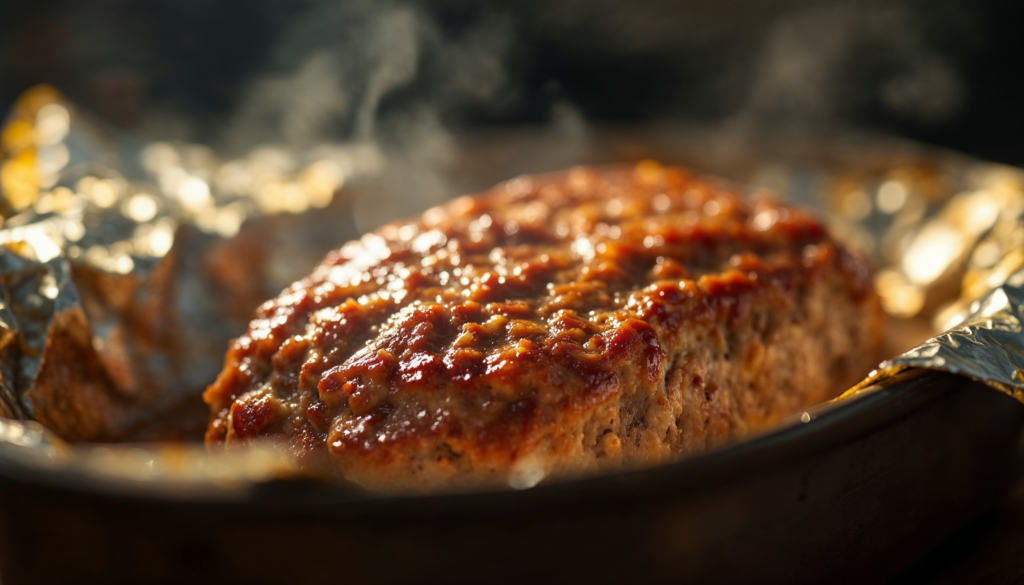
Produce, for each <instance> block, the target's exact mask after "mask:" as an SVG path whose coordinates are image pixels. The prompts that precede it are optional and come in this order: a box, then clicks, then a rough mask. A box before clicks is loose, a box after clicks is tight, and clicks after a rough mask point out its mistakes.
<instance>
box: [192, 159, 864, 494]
mask: <svg viewBox="0 0 1024 585" xmlns="http://www.w3.org/2000/svg"><path fill="white" fill-rule="evenodd" d="M883 327H884V316H883V313H882V310H881V308H880V304H879V301H878V298H877V296H876V295H875V293H874V291H873V290H872V287H871V279H870V274H869V271H868V268H867V266H866V265H865V264H864V262H863V261H861V260H860V259H858V258H857V257H855V256H852V255H851V254H850V253H849V252H847V251H846V250H844V249H843V248H842V247H840V246H838V245H837V244H836V243H835V242H834V241H832V240H831V239H830V237H829V236H828V235H827V233H826V231H825V229H824V228H823V227H822V225H821V223H819V222H818V221H817V220H816V219H815V218H813V217H812V216H811V215H809V214H808V213H807V212H805V211H801V210H799V209H793V208H788V207H783V206H781V205H779V204H777V203H774V202H772V201H770V200H767V199H763V198H757V197H754V198H752V199H747V198H744V197H743V196H741V195H740V194H738V193H737V192H736V191H733V190H731V189H729V188H726V187H723V186H721V185H719V184H717V183H716V182H714V181H713V180H710V179H707V178H701V177H698V176H695V175H694V174H692V173H691V172H689V171H687V170H684V169H679V168H661V167H658V166H657V165H654V164H652V163H646V164H641V165H639V166H637V167H635V168H615V169H597V170H595V169H582V168H579V169H574V170H571V171H569V172H567V173H563V174H553V175H548V176H539V177H524V178H518V179H515V180H513V181H510V182H508V183H505V184H502V185H499V186H497V187H495V188H494V189H492V190H490V191H489V192H487V193H484V194H482V195H479V196H475V197H469V196H467V197H462V198H459V199H456V200H453V201H452V202H450V203H448V204H447V205H445V206H443V207H440V208H435V209H432V210H430V211H428V212H426V213H425V214H424V215H423V216H422V217H421V218H419V219H417V220H415V221H410V222H405V223H395V224H391V225H388V226H385V227H383V228H381V229H380V230H378V231H376V232H374V233H371V234H368V235H366V236H364V237H363V238H362V239H361V240H359V241H356V242H350V243H348V244H346V245H345V246H344V247H342V248H341V249H340V250H338V251H336V252H334V253H332V254H330V255H329V256H328V257H327V259H326V260H325V261H324V262H323V264H322V265H321V266H320V267H319V268H317V269H316V271H315V272H314V273H313V274H312V275H311V276H309V277H307V278H306V279H304V280H301V281H299V282H297V283H295V284H294V285H292V286H291V287H290V288H289V289H287V290H286V291H284V292H283V293H282V294H281V295H280V296H279V297H278V298H277V299H275V300H272V301H269V302H267V303H266V304H264V305H263V306H262V307H261V308H260V309H259V311H258V313H257V315H256V318H255V319H254V320H253V321H252V323H251V325H250V328H249V331H248V333H246V334H245V335H243V336H242V337H240V338H239V339H237V340H236V341H235V342H234V343H233V345H232V346H231V348H230V350H229V351H228V354H227V358H226V365H225V367H224V370H223V371H222V373H221V374H220V376H219V378H218V379H217V381H216V382H215V383H214V384H213V385H212V386H210V388H209V389H208V390H207V391H206V394H205V399H206V402H207V403H208V404H209V405H210V407H211V413H212V414H211V422H210V426H209V429H208V432H207V441H208V443H210V444H216V443H220V442H227V443H246V442H250V441H253V440H256V439H264V438H266V439H272V440H274V441H277V442H279V443H281V444H283V445H286V446H287V447H288V448H289V449H290V450H291V451H292V452H293V453H294V454H295V455H296V456H297V457H298V460H299V461H300V462H302V463H303V464H305V465H310V466H314V465H321V464H324V463H326V464H327V465H328V467H329V468H330V469H331V470H332V472H336V473H340V474H341V475H343V476H345V477H347V478H349V479H351V480H354V481H357V482H359V483H362V484H364V485H367V486H371V487H375V488H390V489H404V488H428V487H435V486H453V485H465V484H479V483H505V482H507V483H509V484H511V485H513V486H528V485H532V484H534V483H536V482H537V481H538V480H540V479H541V478H542V477H545V476H547V475H552V474H565V473H567V472H589V471H593V470H601V469H609V468H618V467H621V466H623V465H627V466H633V465H650V464H655V463H659V462H664V461H668V460H671V459H672V458H674V457H677V456H679V455H681V454H685V453H690V452H693V451H696V450H700V449H704V448H707V447H709V446H713V445H718V444H721V443H723V442H725V441H728V440H729V439H732V438H735V437H740V436H743V435H744V434H747V433H749V432H750V431H753V430H756V429H761V428H764V427H766V426H768V425H771V424H772V423H775V422H776V421H778V420H779V419H780V418H781V417H783V416H784V415H786V414H789V413H792V412H794V411H797V410H799V409H801V408H803V407H805V406H807V405H810V404H813V403H816V402H820V401H822V400H825V399H828V398H830V397H832V396H834V395H835V394H837V393H838V392H839V391H841V390H843V389H845V387H846V385H847V384H849V383H851V382H852V381H854V380H855V379H856V378H857V377H859V376H861V375H862V374H864V373H866V372H867V371H868V370H869V369H870V368H871V367H872V366H873V365H874V364H875V361H876V357H877V351H878V348H879V346H880V344H881V340H882V334H883Z"/></svg>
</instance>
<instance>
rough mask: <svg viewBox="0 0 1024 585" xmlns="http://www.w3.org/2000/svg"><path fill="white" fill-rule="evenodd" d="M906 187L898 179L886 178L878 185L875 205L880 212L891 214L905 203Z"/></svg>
mask: <svg viewBox="0 0 1024 585" xmlns="http://www.w3.org/2000/svg"><path fill="white" fill-rule="evenodd" d="M907 197H908V193H907V188H906V186H904V185H903V184H902V183H900V182H899V181H895V180H891V179H890V180H888V181H885V182H884V183H882V184H881V186H879V187H878V195H877V205H878V210H879V211H881V212H882V213H886V214H889V215H892V214H894V213H896V212H898V211H899V210H900V209H903V206H904V205H906V203H907Z"/></svg>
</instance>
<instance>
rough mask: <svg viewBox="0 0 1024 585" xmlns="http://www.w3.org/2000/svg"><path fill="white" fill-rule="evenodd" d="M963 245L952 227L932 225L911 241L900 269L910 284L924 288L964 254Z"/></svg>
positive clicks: (958, 232)
mask: <svg viewBox="0 0 1024 585" xmlns="http://www.w3.org/2000/svg"><path fill="white" fill-rule="evenodd" d="M966 244H967V241H966V238H965V237H964V234H963V233H962V232H961V231H960V230H958V229H956V227H954V226H951V225H948V224H945V223H933V224H931V225H928V226H926V227H925V228H924V229H923V230H921V232H920V233H919V234H918V235H917V237H916V238H914V240H913V242H912V243H911V244H910V247H909V248H908V249H907V251H906V253H905V254H904V256H903V260H902V262H901V263H900V265H901V267H902V268H903V272H904V273H905V274H906V275H907V278H908V279H909V280H910V281H911V282H913V283H914V284H916V285H918V286H922V287H925V286H928V285H930V284H932V283H933V282H935V281H936V280H938V279H939V277H941V276H942V275H943V274H945V273H946V271H947V270H948V269H949V268H950V267H951V266H952V265H953V263H954V262H955V261H956V260H957V259H958V258H960V257H961V255H962V254H963V253H964V251H965V247H966Z"/></svg>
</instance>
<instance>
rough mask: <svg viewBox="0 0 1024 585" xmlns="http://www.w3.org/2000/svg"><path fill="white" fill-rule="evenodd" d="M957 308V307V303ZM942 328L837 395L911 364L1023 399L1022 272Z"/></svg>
mask: <svg viewBox="0 0 1024 585" xmlns="http://www.w3.org/2000/svg"><path fill="white" fill-rule="evenodd" d="M955 306H957V307H959V306H960V305H959V304H958V305H955ZM953 319H954V322H952V323H949V325H950V326H949V327H948V328H946V330H945V331H943V332H942V333H940V334H939V335H936V336H935V337H932V338H931V339H929V340H928V341H926V342H924V343H922V344H921V345H918V346H917V347H915V348H914V349H912V350H910V351H908V352H905V353H903V354H901V355H899V356H897V357H895V358H892V359H888V360H886V361H884V362H882V364H880V365H879V367H878V368H877V369H876V370H875V371H873V372H871V374H869V375H868V377H867V378H865V379H864V380H863V381H861V382H860V383H859V384H857V386H855V387H853V388H851V389H850V390H849V391H847V392H846V393H845V394H844V395H843V396H842V397H840V398H848V397H850V396H854V395H856V394H857V393H859V392H862V391H864V390H865V389H868V388H871V387H872V386H873V385H874V384H877V383H878V382H880V381H881V380H884V379H885V378H888V377H891V376H895V375H896V374H898V373H900V372H903V371H906V370H908V369H911V368H925V369H929V370H941V371H944V372H950V373H953V374H959V375H961V376H967V377H968V378H972V379H974V380H977V381H979V382H982V383H984V384H987V385H989V386H991V387H993V388H995V389H997V390H999V391H1001V392H1005V393H1006V394H1008V395H1010V396H1012V397H1014V398H1016V399H1017V400H1018V401H1020V402H1024V270H1021V271H1018V272H1015V273H1014V274H1013V275H1011V276H1010V278H1008V279H1007V280H1006V282H1004V283H1003V284H1002V285H1000V286H997V287H996V288H994V289H992V290H990V291H988V292H987V293H985V294H984V295H982V296H981V298H978V299H976V300H974V301H973V302H971V303H970V304H969V306H968V307H967V309H966V311H964V312H955V314H954V316H953Z"/></svg>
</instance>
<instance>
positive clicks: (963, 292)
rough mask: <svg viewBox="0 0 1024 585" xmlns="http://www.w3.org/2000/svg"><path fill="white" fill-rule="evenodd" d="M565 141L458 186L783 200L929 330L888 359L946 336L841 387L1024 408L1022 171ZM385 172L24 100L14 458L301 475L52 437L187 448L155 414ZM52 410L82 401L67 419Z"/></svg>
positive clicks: (6, 225) (466, 169)
mask: <svg viewBox="0 0 1024 585" xmlns="http://www.w3.org/2000/svg"><path fill="white" fill-rule="evenodd" d="M563 138H564V137H562V138H559V137H557V136H554V137H553V136H551V135H547V134H544V133H543V132H541V133H537V134H535V135H533V136H532V137H529V136H527V135H525V134H520V135H512V134H507V135H504V136H502V137H500V140H495V139H485V140H480V139H479V137H476V138H474V137H469V139H467V140H464V141H463V142H462V143H461V146H460V151H459V156H458V157H457V158H458V163H457V164H456V166H455V167H454V168H452V169H450V171H451V173H452V174H453V175H455V176H459V177H471V180H470V181H469V182H461V183H460V182H459V181H458V180H453V181H451V183H453V184H456V185H458V187H455V189H461V188H465V189H470V190H472V189H476V188H479V187H483V186H486V185H488V184H491V183H493V182H496V181H498V180H501V179H505V178H508V176H510V175H511V174H514V173H520V172H538V171H544V170H554V168H553V167H552V166H551V165H554V166H555V167H564V166H567V165H571V164H601V163H611V162H623V161H629V160H639V159H641V158H655V159H660V160H663V161H665V162H671V163H683V164H689V165H690V166H693V167H695V168H701V169H706V170H708V171H710V172H714V173H716V174H720V175H723V176H727V177H731V178H733V179H736V180H739V181H741V182H743V183H745V184H747V185H750V186H752V188H753V189H755V190H757V189H769V190H771V191H774V192H775V193H776V195H777V196H779V197H780V198H782V199H784V200H788V201H790V202H792V203H795V204H798V205H804V206H810V207H815V208H817V209H819V210H820V211H821V212H822V213H823V215H824V216H825V217H827V218H828V219H829V222H830V224H831V229H832V230H833V232H834V233H835V234H837V236H838V237H840V238H842V239H844V240H845V241H847V242H848V243H849V244H850V245H851V246H853V247H856V248H859V249H861V250H862V251H864V252H865V253H866V254H867V255H868V256H869V257H871V258H872V260H873V262H874V264H875V265H876V266H878V267H879V269H878V273H877V277H876V287H877V289H878V291H879V293H880V294H881V296H882V299H883V303H884V306H885V308H886V310H887V311H888V312H889V313H890V315H892V316H893V317H894V321H895V328H894V331H897V332H898V331H901V330H913V331H914V333H913V334H912V335H911V337H910V338H913V337H914V336H916V337H917V339H916V340H915V341H914V342H913V343H908V342H906V340H903V341H901V342H897V343H895V345H894V348H898V350H899V351H893V354H897V353H899V352H900V351H903V350H905V349H906V347H911V346H913V345H917V344H918V343H919V341H920V340H921V339H925V338H927V337H928V336H930V335H934V334H935V333H938V332H941V333H939V334H938V335H934V336H933V337H931V339H928V340H927V341H925V342H924V343H920V345H917V346H916V347H914V349H912V350H910V351H907V352H905V353H902V355H898V356H897V357H895V358H892V359H889V360H887V361H886V362H884V363H883V364H882V365H881V366H880V367H879V369H878V370H876V371H875V372H872V374H871V375H870V376H869V377H868V378H866V379H865V380H864V381H863V382H862V383H861V384H859V385H858V386H857V387H855V388H853V389H851V390H850V391H849V392H847V393H846V394H845V395H844V397H845V396H852V395H855V394H857V393H859V392H862V391H864V390H865V389H867V388H870V387H871V386H872V385H873V384H875V383H877V382H878V381H880V380H882V379H884V378H886V377H888V376H891V375H894V374H896V373H898V372H900V371H903V370H906V369H909V368H929V369H936V370H944V371H950V372H953V373H956V374H961V375H965V376H968V377H970V378H973V379H976V380H979V381H982V382H984V383H986V384H988V385H990V386H992V387H994V388H997V389H999V390H1001V391H1004V392H1007V393H1009V394H1011V395H1013V396H1015V397H1016V398H1018V399H1019V400H1021V401H1022V402H1024V329H1022V327H1024V326H1022V313H1024V307H1022V304H1024V222H1022V221H1021V220H1022V217H1024V172H1022V171H1020V170H1019V169H1015V168H1012V167H1006V166H1003V165H995V164H990V163H985V162H981V161H977V160H975V159H972V158H970V157H966V156H963V155H959V154H956V153H950V152H945V151H940V150H936V149H931V148H926V147H922V146H919V145H914V144H909V143H907V142H904V141H899V140H892V139H884V138H879V137H874V136H867V137H865V136H861V135H852V134H851V135H845V136H840V137H839V138H828V139H825V138H820V137H807V138H799V137H798V138H797V139H794V138H792V137H788V136H776V137H775V138H773V140H774V141H770V142H768V143H766V142H765V141H764V140H746V139H744V138H745V137H739V139H737V137H736V136H731V135H728V134H727V133H723V132H721V131H720V130H719V129H711V130H707V131H702V130H699V129H694V128H692V127H687V128H677V129H673V128H671V127H669V126H663V125H662V126H659V128H658V129H657V131H656V132H653V133H652V132H650V131H644V132H639V133H636V134H628V133H626V134H623V133H622V132H621V131H615V132H602V131H590V132H588V133H587V134H586V135H583V136H578V135H573V136H571V137H570V138H569V139H568V142H566V140H564V139H563ZM522 153H529V155H527V158H526V159H521V158H517V157H520V156H522ZM531 156H532V158H530V157H531ZM380 171H381V154H380V153H379V152H378V151H375V150H374V148H373V147H371V146H367V145H352V144H341V145H328V146H322V147H319V148H318V149H314V150H312V151H310V152H304V153H296V152H292V151H289V150H286V149H280V148H260V149H257V150H255V151H253V152H251V153H249V154H247V155H245V156H243V157H240V158H237V159H234V160H228V161H222V160H220V159H219V158H218V157H217V156H216V155H215V153H213V152H212V151H211V150H210V149H208V148H206V147H203V146H200V145H193V144H169V143H153V144H142V143H138V142H136V141H133V140H132V139H131V138H130V137H126V136H123V135H120V134H118V133H116V132H109V131H107V130H106V129H104V128H102V126H100V125H99V124H97V123H96V122H93V121H90V120H89V119H88V117H86V116H83V115H80V114H78V113H77V112H76V111H75V108H74V107H73V106H72V105H71V104H68V103H66V102H65V101H64V100H63V98H61V96H60V95H59V94H57V93H56V92H55V91H54V90H52V89H49V88H36V89H34V90H32V91H30V92H28V93H27V94H26V95H25V96H23V97H22V99H21V100H19V102H18V104H17V105H16V107H15V109H14V111H13V112H12V114H11V115H10V117H9V119H8V121H7V124H6V125H5V127H4V129H3V132H2V134H0V194H2V196H3V197H2V198H0V216H2V217H3V220H4V221H3V224H2V225H0V416H2V418H0V461H2V460H11V461H17V462H19V464H21V465H27V466H29V467H32V466H35V467H38V468H41V469H58V468H59V469H64V470H67V469H73V470H77V471H80V472H82V473H85V474H86V475H91V476H95V477H100V478H106V479H114V480H117V481H130V482H142V483H144V484H147V485H165V484H167V483H168V482H171V483H173V482H174V481H176V480H185V481H187V482H192V483H193V484H195V485H202V484H204V482H205V484H216V485H219V486H226V485H230V486H232V487H245V486H247V485H250V484H252V483H253V482H258V481H264V480H267V479H272V478H275V477H282V476H287V475H289V474H291V473H293V472H294V469H293V468H292V466H291V464H290V462H288V461H287V460H286V459H283V458H282V457H281V456H280V454H279V453H278V454H267V453H260V452H249V451H246V452H238V453H231V452H229V453H226V454H216V455H215V454H207V453H205V452H204V451H203V450H202V448H200V447H190V446H187V445H185V446H182V445H170V446H156V447H152V446H151V447H139V446H118V445H110V444H107V445H99V446H98V445H95V444H90V443H75V444H69V443H66V442H65V441H64V440H62V439H60V438H58V437H57V436H56V435H55V434H54V433H53V432H51V431H57V434H59V435H61V436H62V437H64V438H66V439H69V440H73V441H76V440H86V441H95V440H109V439H118V440H126V439H127V440H153V439H165V438H169V437H170V438H174V437H171V435H166V434H164V435H161V433H160V432H159V425H156V424H155V423H154V420H155V419H154V418H153V417H152V416H151V417H149V418H146V419H140V418H139V414H138V413H139V412H140V411H142V412H150V413H153V414H154V415H156V416H158V417H160V418H166V419H174V416H175V408H176V406H177V404H178V403H180V402H181V401H182V399H183V398H192V399H193V402H195V403H198V400H195V398H196V396H197V393H198V392H199V391H201V389H202V386H203V385H205V384H206V383H208V382H209V381H210V380H211V379H212V378H213V376H214V375H215V374H216V372H217V370H218V369H219V367H220V364H221V358H222V355H223V349H224V347H225V344H226V342H227V339H228V338H229V337H231V336H232V335H236V334H238V333H240V332H242V331H243V330H244V328H245V324H246V320H247V319H248V317H249V315H250V314H251V312H252V310H253V309H254V308H255V306H256V305H257V304H258V303H260V302H262V301H263V300H264V299H266V298H269V297H271V296H272V295H273V294H275V293H276V292H277V291H278V290H280V289H281V288H283V287H284V286H286V285H287V284H289V283H290V282H292V281H293V280H295V279H296V278H298V277H301V276H303V275H304V274H305V273H306V272H308V270H309V268H310V267H311V266H312V265H313V263H315V262H316V261H318V260H319V258H320V256H321V255H322V254H323V253H325V252H326V251H328V250H330V249H332V248H334V247H336V246H337V245H338V244H339V243H340V242H342V241H345V240H347V239H350V238H351V237H353V236H354V235H355V234H356V231H357V230H356V228H355V227H354V225H353V221H352V217H351V215H352V214H351V210H350V206H349V205H348V203H349V200H348V196H347V195H346V191H347V189H345V190H340V189H341V187H342V185H343V184H344V185H346V186H348V185H351V184H352V183H353V180H355V181H356V182H358V180H359V179H360V178H361V177H372V176H373V175H374V174H377V173H380ZM489 173H490V174H489ZM371 192H372V188H371ZM339 193H340V195H339ZM454 193H455V192H454V191H453V194H454ZM399 212H401V210H399ZM908 328H909V329H908ZM54 340H57V342H55V341H54ZM58 342H61V343H58ZM901 345H902V347H900V346H901ZM69 348H70V349H69ZM72 350H73V351H75V352H78V353H77V354H76V355H77V357H76V358H75V359H70V358H68V357H67V356H68V355H70V354H69V353H68V352H69V351H72ZM47 400H49V401H50V402H47ZM55 400H56V401H59V400H65V401H67V400H72V402H70V403H61V404H60V405H59V408H56V409H54V408H53V405H54V404H56V403H55V402H54V401H55ZM74 400H79V401H80V402H81V401H85V402H84V403H82V404H83V405H84V406H83V408H81V409H80V410H81V411H82V412H101V413H105V414H103V415H102V416H100V417H99V418H98V419H96V420H90V419H88V417H79V419H76V418H74V417H70V419H69V418H68V417H67V416H63V418H62V417H57V418H56V419H54V418H53V417H51V418H50V419H48V418H47V414H46V413H47V412H58V413H64V415H66V414H67V413H68V412H72V413H74V412H76V410H75V408H74ZM69 404H70V406H69ZM97 405H98V406H97ZM140 405H144V406H146V408H145V409H140V408H139V406H140ZM203 415H205V413H203ZM94 418H95V417H94ZM31 419H35V420H40V421H42V422H43V423H44V424H45V425H46V427H47V428H49V429H50V430H46V429H44V427H43V426H40V425H39V424H36V423H35V422H32V420H31ZM203 421H205V416H202V418H201V420H200V422H203ZM140 427H142V428H147V429H150V431H151V432H150V434H148V435H147V434H144V433H139V432H138V429H139V428H140ZM154 427H157V429H158V430H157V432H152V429H153V428H154Z"/></svg>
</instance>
